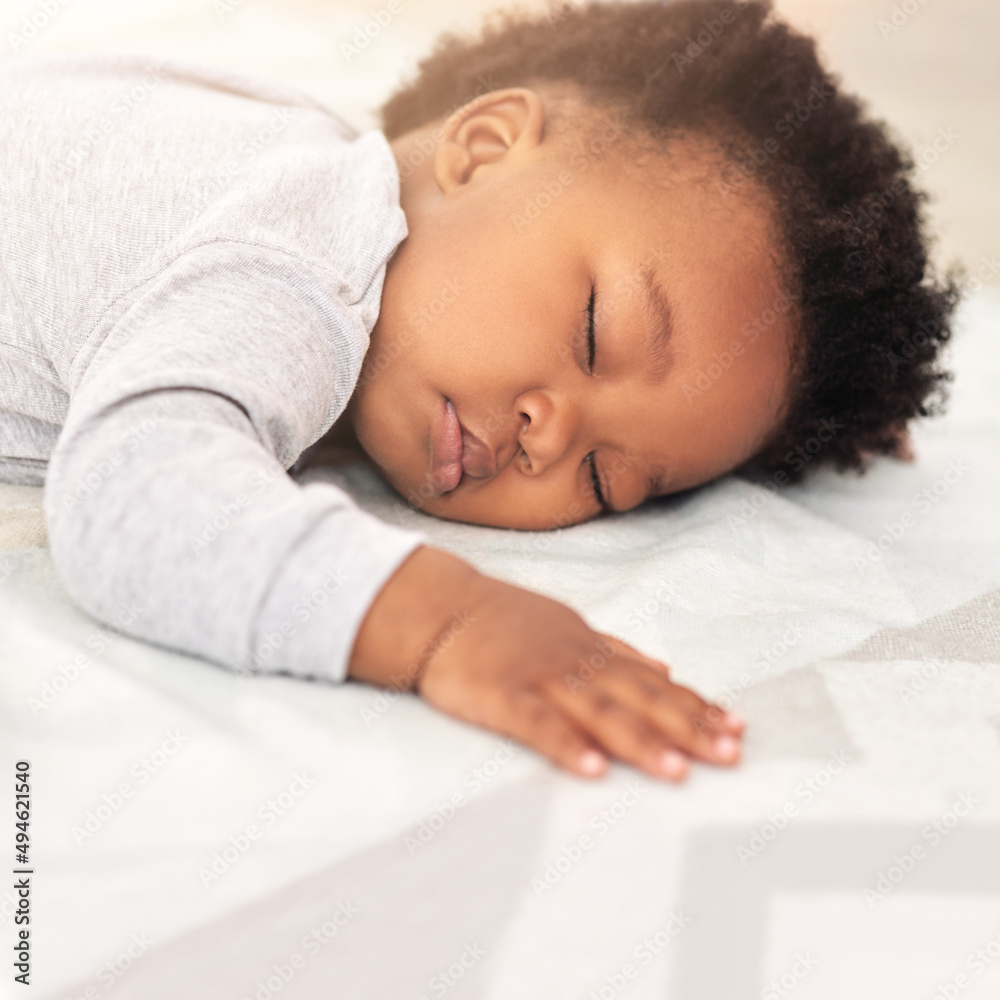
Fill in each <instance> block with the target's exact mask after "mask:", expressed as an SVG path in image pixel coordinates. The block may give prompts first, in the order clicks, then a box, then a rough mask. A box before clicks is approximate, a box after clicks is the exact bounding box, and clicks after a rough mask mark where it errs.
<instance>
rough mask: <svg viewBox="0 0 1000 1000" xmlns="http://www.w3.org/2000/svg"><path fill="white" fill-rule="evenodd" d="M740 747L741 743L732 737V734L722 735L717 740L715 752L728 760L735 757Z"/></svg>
mask: <svg viewBox="0 0 1000 1000" xmlns="http://www.w3.org/2000/svg"><path fill="white" fill-rule="evenodd" d="M739 749H740V745H739V744H738V743H737V742H736V740H734V739H733V738H732V736H720V737H719V738H718V739H717V740H716V741H715V752H716V753H717V754H718V755H719V756H720V757H723V758H725V759H726V760H729V759H730V758H732V757H735V756H736V754H737V753H738V752H739Z"/></svg>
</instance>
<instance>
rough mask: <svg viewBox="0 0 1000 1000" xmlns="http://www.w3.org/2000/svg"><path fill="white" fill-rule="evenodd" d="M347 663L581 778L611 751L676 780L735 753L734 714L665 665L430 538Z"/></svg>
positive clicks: (389, 589) (395, 579)
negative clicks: (676, 678)
mask: <svg viewBox="0 0 1000 1000" xmlns="http://www.w3.org/2000/svg"><path fill="white" fill-rule="evenodd" d="M584 665H587V666H589V667H592V668H593V672H592V671H591V670H589V669H588V670H583V669H582V668H583V666H584ZM348 671H349V673H350V674H351V675H352V676H354V677H356V678H357V679H359V680H365V681H370V682H373V683H376V684H383V685H389V684H392V685H394V686H396V687H397V688H404V687H405V688H408V687H414V688H415V689H416V690H417V691H419V693H420V694H421V695H422V696H423V697H424V698H425V699H426V700H427V701H429V702H430V703H431V704H432V705H435V706H436V707H437V708H440V709H441V710H442V711H445V712H447V713H448V714H450V715H454V716H456V717H458V718H460V719H465V720H467V721H469V722H473V723H475V724H476V725H480V726H484V727H486V728H488V729H493V730H496V731H497V732H501V733H505V734H507V735H510V736H513V737H514V738H515V739H517V740H519V741H520V742H522V743H525V744H526V745H528V746H530V747H532V748H534V749H536V750H538V751H540V752H541V753H543V754H544V755H545V756H547V757H549V758H550V759H551V760H553V761H554V762H555V763H557V764H559V765H561V766H562V767H565V768H567V769H569V770H571V771H575V772H576V773H578V774H581V775H586V776H594V775H597V774H600V773H602V772H603V771H604V769H605V764H606V757H607V755H610V756H613V757H617V758H620V759H621V760H624V761H627V762H628V763H631V764H635V765H636V766H637V767H641V768H642V769H643V770H645V771H647V772H648V773H649V774H652V775H654V776H656V777H664V776H665V777H669V778H674V779H677V778H681V777H683V775H684V774H685V772H686V770H687V757H686V755H692V756H695V757H700V758H702V759H703V760H707V761H711V762H713V763H717V764H734V763H736V761H737V760H738V758H739V742H738V740H739V736H740V733H741V729H742V723H741V721H740V720H739V719H738V718H737V717H734V716H728V715H726V714H725V713H723V712H722V710H721V709H719V708H717V707H715V706H711V705H709V704H708V703H707V702H705V701H704V700H703V699H701V698H700V697H699V696H698V695H696V694H695V693H694V692H693V691H690V690H688V689H687V688H684V687H681V686H679V685H677V684H674V683H673V682H672V681H671V680H670V678H669V676H668V673H667V669H666V667H664V665H663V664H661V663H659V662H658V661H656V660H653V659H650V658H649V657H647V656H644V655H643V654H642V653H640V652H638V651H637V650H635V649H632V648H631V647H630V646H628V645H626V644H625V643H623V642H622V641H621V640H618V639H613V638H612V637H610V636H606V635H602V634H601V633H598V632H594V631H593V630H591V629H590V628H589V627H588V626H587V624H586V622H585V621H584V620H583V619H582V618H580V616H579V615H577V614H576V613H575V612H573V611H572V610H570V609H569V608H568V607H566V606H564V605H562V604H560V603H558V602H557V601H554V600H550V599H549V598H546V597H543V596H541V595H539V594H535V593H532V592H531V591H528V590H523V589H522V588H520V587H515V586H511V585H509V584H506V583H503V582H501V581H499V580H495V579H492V578H491V577H488V576H485V575H483V574H481V573H479V572H477V571H476V570H475V569H474V568H473V567H472V566H470V565H469V564H468V563H465V562H463V561H462V560H461V559H458V558H456V557H455V556H452V555H449V554H448V553H446V552H442V551H439V550H437V549H432V548H429V547H427V546H421V547H420V548H418V549H417V550H416V551H415V552H413V553H412V554H411V555H410V556H409V557H408V558H407V559H406V560H405V561H404V562H403V564H402V565H401V566H400V568H399V569H398V570H397V571H396V572H395V573H394V574H393V575H392V577H391V578H390V579H389V581H388V583H387V584H386V585H385V587H384V588H383V589H382V591H381V592H380V593H379V595H378V597H377V598H376V599H375V601H374V603H373V604H372V607H371V609H370V610H369V612H368V614H367V615H366V617H365V619H364V621H363V622H362V625H361V628H360V630H359V631H358V635H357V638H356V640H355V643H354V647H353V650H352V653H351V659H350V662H349V666H348ZM587 678H589V679H587Z"/></svg>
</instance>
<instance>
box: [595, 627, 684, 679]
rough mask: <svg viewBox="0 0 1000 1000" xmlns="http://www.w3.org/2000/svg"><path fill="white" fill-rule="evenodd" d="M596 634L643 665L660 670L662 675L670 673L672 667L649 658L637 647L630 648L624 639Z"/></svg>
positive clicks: (605, 633) (602, 633)
mask: <svg viewBox="0 0 1000 1000" xmlns="http://www.w3.org/2000/svg"><path fill="white" fill-rule="evenodd" d="M596 634H597V635H599V636H600V637H601V638H602V639H608V640H610V641H611V642H612V643H613V644H614V645H615V646H620V647H621V648H622V649H624V650H625V651H627V652H628V653H630V654H631V655H632V656H633V657H635V658H636V659H638V660H642V661H643V663H647V664H649V666H651V667H653V668H654V669H656V670H659V671H660V672H661V673H664V674H669V673H670V667H668V666H667V665H666V664H665V663H664V662H663V661H662V660H657V659H655V658H654V657H652V656H647V655H646V654H645V653H643V652H642V651H641V650H639V649H636V648H635V646H630V645H629V644H628V643H627V642H626V641H625V640H624V639H619V638H618V636H616V635H609V634H608V633H607V632H597V633H596Z"/></svg>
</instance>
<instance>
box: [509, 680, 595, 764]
mask: <svg viewBox="0 0 1000 1000" xmlns="http://www.w3.org/2000/svg"><path fill="white" fill-rule="evenodd" d="M508 709H509V714H508V717H507V719H506V720H505V723H504V725H503V727H502V731H503V732H504V733H506V734H507V735H508V736H512V737H513V738H514V739H516V740H517V741H518V742H519V743H523V744H524V745H525V746H528V747H530V748H531V749H533V750H537V751H538V752H539V753H540V754H542V755H543V756H545V757H548V759H549V760H551V761H552V762H553V763H554V764H557V765H559V767H562V768H565V769H566V770H567V771H572V772H573V773H574V774H578V775H580V776H581V777H584V778H598V777H601V776H602V775H603V774H604V772H605V771H606V770H607V767H608V761H607V757H606V756H605V754H604V753H603V752H602V750H601V748H600V746H599V745H598V744H597V743H595V742H594V741H593V740H592V739H590V738H589V737H588V736H587V735H586V734H585V733H584V731H583V730H582V729H581V728H580V727H579V726H578V725H576V724H575V723H574V722H573V721H572V720H571V719H570V718H568V717H567V716H566V715H565V714H563V712H561V711H560V710H559V709H558V708H557V707H556V706H554V705H552V704H551V703H550V702H548V701H547V700H546V699H545V698H544V696H543V695H542V694H540V693H539V692H537V691H534V690H531V689H521V690H519V691H517V692H516V693H515V694H514V696H513V697H512V698H511V700H510V703H509V705H508Z"/></svg>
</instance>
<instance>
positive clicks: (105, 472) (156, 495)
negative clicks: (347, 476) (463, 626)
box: [45, 242, 424, 681]
mask: <svg viewBox="0 0 1000 1000" xmlns="http://www.w3.org/2000/svg"><path fill="white" fill-rule="evenodd" d="M308 266H309V265H308V262H306V263H303V261H302V260H301V259H300V258H297V257H295V256H293V255H290V254H286V253H283V252H280V251H277V250H268V249H267V248H263V247H260V246H257V245H247V244H245V243H226V242H222V243H217V244H211V245H207V246H201V247H197V248H194V249H192V250H191V251H189V252H187V253H186V254H184V255H183V256H182V257H180V258H178V259H177V260H176V261H175V262H174V263H173V264H171V265H170V267H169V268H167V269H166V270H165V271H164V272H163V273H161V274H159V275H157V276H156V277H155V278H153V279H152V280H150V281H149V282H148V284H147V285H146V286H145V289H144V294H143V295H142V297H141V298H139V299H138V300H137V301H136V302H135V303H134V304H133V305H132V306H131V308H130V309H129V310H128V312H127V313H126V314H125V315H123V316H121V317H120V318H119V319H118V320H117V321H116V322H115V323H114V325H113V326H112V327H111V328H110V329H109V330H108V331H106V332H105V331H103V330H98V331H95V336H94V337H93V338H91V340H92V343H93V341H94V340H96V339H98V338H102V339H99V340H98V343H99V346H97V347H96V349H95V350H92V351H91V352H90V353H87V352H88V351H90V349H91V346H92V343H91V344H87V345H85V348H84V350H83V351H81V352H80V355H79V356H78V358H77V359H76V361H75V363H74V365H73V366H71V368H70V371H69V373H68V375H67V381H68V383H69V385H70V388H71V390H72V395H71V400H70V406H69V413H68V416H67V419H66V422H65V425H64V427H63V430H62V433H61V435H60V438H59V441H58V442H57V444H56V447H55V449H54V451H53V454H52V457H51V459H50V462H49V468H48V475H47V480H46V488H45V508H46V519H47V522H48V528H49V538H50V542H51V549H52V558H53V561H54V563H55V566H56V569H57V571H58V572H59V576H60V578H61V580H62V582H63V584H64V585H65V587H66V589H67V590H68V591H69V594H70V595H71V596H72V597H73V598H74V600H75V601H76V603H77V604H78V605H80V606H81V607H82V608H84V609H85V610H86V611H88V612H89V613H90V614H92V615H93V616H94V617H95V618H97V619H98V620H100V621H102V622H105V623H108V624H111V625H115V626H117V627H119V628H121V629H122V630H123V631H126V632H128V633H130V634H132V635H134V636H137V637H138V638H141V639H144V640H147V641H151V642H155V643H159V644H161V645H164V646H168V647H171V648H174V649H181V650H184V651H186V652H189V653H194V654H196V655H198V656H202V657H204V658H206V659H208V660H212V661H214V662H216V663H219V664H222V665H224V666H227V667H229V668H230V669H233V670H237V671H240V672H243V671H248V672H256V671H262V672H271V671H283V672H287V673H289V674H292V675H294V676H299V677H307V676H319V677H323V678H325V679H328V680H332V681H340V680H343V678H344V675H345V672H346V666H347V659H348V655H349V652H350V647H351V643H352V641H353V638H354V634H355V632H356V630H357V627H358V625H359V623H360V622H361V620H362V618H363V616H364V615H365V613H366V612H367V610H368V607H369V606H370V604H371V602H372V600H374V598H375V596H376V594H377V593H378V592H379V590H380V588H381V587H382V585H383V584H384V582H385V580H386V579H388V577H389V576H390V575H391V574H392V573H393V571H394V570H395V569H396V568H397V567H398V566H399V564H400V563H401V562H402V560H403V559H404V558H405V557H406V556H407V555H408V554H409V552H411V551H412V550H413V548H414V547H415V546H416V545H418V544H420V542H421V541H423V540H424V536H423V535H422V534H421V533H419V532H415V531H409V530H404V529H402V528H399V527H397V526H394V525H389V524H386V523H385V522H383V521H380V520H379V519H378V518H376V517H374V516H373V515H371V514H369V513H368V512H367V511H363V510H360V509H359V508H358V507H357V505H356V504H355V503H354V502H353V500H352V499H351V497H350V496H349V495H348V494H347V493H346V492H344V491H343V490H341V489H338V488H337V487H336V486H334V485H333V484H330V483H311V484H309V485H307V486H305V487H303V486H300V485H299V484H298V483H296V482H295V481H294V480H293V479H292V478H291V477H289V476H288V475H287V473H286V472H285V469H286V468H288V466H289V465H291V464H292V462H293V461H294V459H295V458H296V457H297V456H298V455H299V454H300V453H301V451H302V449H303V448H305V447H306V446H308V445H309V444H310V442H312V441H313V440H315V439H316V437H318V435H319V434H320V433H321V432H322V430H323V428H324V426H327V425H328V422H329V419H330V418H331V415H332V414H333V413H334V412H335V411H336V409H337V408H338V404H339V406H341V407H342V405H343V403H344V402H346V400H347V398H348V397H349V395H350V392H351V389H352V388H353V384H354V378H355V377H356V372H357V368H354V369H353V371H352V364H351V362H352V361H353V362H354V363H355V364H356V365H357V366H358V367H360V356H361V354H363V348H364V343H365V334H364V331H363V329H362V330H360V331H359V330H357V329H355V330H353V331H352V330H351V328H350V324H352V323H353V324H354V325H355V327H357V326H358V325H360V323H361V320H360V318H359V316H358V312H357V310H350V309H348V308H347V307H346V306H344V305H343V304H342V303H341V301H340V298H339V288H338V285H337V283H336V281H334V280H333V279H331V280H330V281H329V283H327V284H322V283H321V281H320V280H312V281H310V280H307V279H308V277H309V275H308V274H307V273H306V274H304V273H303V272H304V270H305V268H306V267H308ZM320 278H322V275H320Z"/></svg>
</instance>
